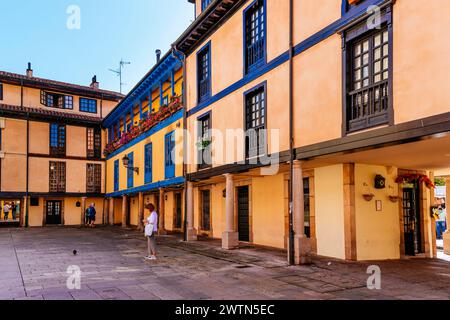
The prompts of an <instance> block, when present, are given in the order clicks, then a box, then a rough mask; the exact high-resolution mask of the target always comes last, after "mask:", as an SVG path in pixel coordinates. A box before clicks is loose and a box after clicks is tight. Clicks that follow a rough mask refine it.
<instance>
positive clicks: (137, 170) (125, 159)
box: [122, 155, 139, 174]
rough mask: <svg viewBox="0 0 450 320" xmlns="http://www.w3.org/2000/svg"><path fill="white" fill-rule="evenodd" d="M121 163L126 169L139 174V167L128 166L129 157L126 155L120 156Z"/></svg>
mask: <svg viewBox="0 0 450 320" xmlns="http://www.w3.org/2000/svg"><path fill="white" fill-rule="evenodd" d="M122 163H123V166H124V167H125V168H127V169H128V170H133V171H134V172H136V173H137V174H139V168H138V167H130V166H129V164H130V158H128V156H127V155H125V157H123V158H122Z"/></svg>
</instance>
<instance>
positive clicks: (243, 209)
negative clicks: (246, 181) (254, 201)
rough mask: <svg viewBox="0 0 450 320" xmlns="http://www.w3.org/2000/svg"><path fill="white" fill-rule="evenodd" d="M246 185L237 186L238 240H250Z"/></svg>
mask: <svg viewBox="0 0 450 320" xmlns="http://www.w3.org/2000/svg"><path fill="white" fill-rule="evenodd" d="M248 196H249V192H248V186H245V187H239V188H238V208H237V209H238V232H239V241H243V242H250V214H249V197H248Z"/></svg>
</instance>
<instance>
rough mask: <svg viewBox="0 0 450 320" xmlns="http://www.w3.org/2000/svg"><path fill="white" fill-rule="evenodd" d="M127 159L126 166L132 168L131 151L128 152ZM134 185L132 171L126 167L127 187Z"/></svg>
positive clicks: (132, 155)
mask: <svg viewBox="0 0 450 320" xmlns="http://www.w3.org/2000/svg"><path fill="white" fill-rule="evenodd" d="M128 159H130V161H129V162H128V167H129V168H133V167H134V153H133V152H131V153H129V154H128ZM133 187H134V171H133V170H131V169H128V168H127V188H133Z"/></svg>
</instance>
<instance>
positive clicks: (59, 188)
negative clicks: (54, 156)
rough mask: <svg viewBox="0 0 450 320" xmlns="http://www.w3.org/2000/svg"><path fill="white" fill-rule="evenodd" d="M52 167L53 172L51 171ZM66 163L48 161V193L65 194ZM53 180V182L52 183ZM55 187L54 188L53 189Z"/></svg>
mask: <svg viewBox="0 0 450 320" xmlns="http://www.w3.org/2000/svg"><path fill="white" fill-rule="evenodd" d="M52 166H53V168H54V169H53V170H52ZM66 169H67V168H66V163H65V162H59V161H50V163H49V192H50V193H65V192H66V179H67V171H66ZM52 180H55V181H52ZM55 185H56V187H55Z"/></svg>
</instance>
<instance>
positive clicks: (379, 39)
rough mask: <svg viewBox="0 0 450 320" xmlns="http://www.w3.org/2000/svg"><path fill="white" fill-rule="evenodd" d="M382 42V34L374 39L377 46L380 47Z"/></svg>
mask: <svg viewBox="0 0 450 320" xmlns="http://www.w3.org/2000/svg"><path fill="white" fill-rule="evenodd" d="M380 44H381V34H379V35H377V36H375V39H374V45H375V47H378V46H379V45H380Z"/></svg>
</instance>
